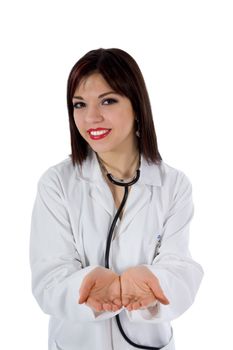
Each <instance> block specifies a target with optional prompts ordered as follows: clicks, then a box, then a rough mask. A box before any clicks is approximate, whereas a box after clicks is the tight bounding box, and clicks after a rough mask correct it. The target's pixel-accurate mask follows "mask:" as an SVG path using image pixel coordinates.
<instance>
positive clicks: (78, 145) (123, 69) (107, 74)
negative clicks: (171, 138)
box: [67, 48, 162, 165]
mask: <svg viewBox="0 0 233 350" xmlns="http://www.w3.org/2000/svg"><path fill="white" fill-rule="evenodd" d="M93 73H100V74H101V75H102V76H103V78H104V79H105V80H106V82H107V83H108V85H109V86H110V87H111V88H112V89H113V90H114V91H116V93H119V94H121V95H123V96H125V97H127V98H129V100H130V101H131V104H132V107H133V110H134V113H135V116H136V118H137V120H138V122H137V124H138V125H137V129H139V131H140V137H139V139H138V146H139V149H140V152H141V154H142V155H143V156H144V157H145V159H146V160H147V161H148V162H149V163H150V162H152V163H156V164H158V163H160V161H161V160H162V158H161V156H160V153H159V151H158V145H157V138H156V133H155V127H154V122H153V117H152V110H151V105H150V100H149V96H148V92H147V89H146V85H145V81H144V78H143V76H142V73H141V71H140V68H139V67H138V64H137V63H136V61H135V60H134V59H133V57H131V56H130V55H129V54H128V53H127V52H125V51H123V50H121V49H117V48H112V49H102V48H100V49H97V50H92V51H89V52H87V53H86V54H85V55H84V56H83V57H81V58H80V59H79V60H78V62H77V63H76V64H75V65H74V66H73V68H72V70H71V72H70V74H69V77H68V82H67V106H68V113H69V125H70V137H71V150H72V153H71V155H70V157H71V158H72V162H73V165H75V164H80V165H82V162H83V161H84V160H85V159H86V157H87V155H88V148H89V145H88V143H87V142H86V140H84V138H83V137H82V136H81V135H80V133H79V131H78V129H77V127H76V124H75V121H74V115H73V113H74V111H73V103H72V98H73V96H74V92H75V90H76V88H77V87H78V86H79V84H80V82H81V81H82V79H83V78H86V77H88V76H90V75H91V74H93Z"/></svg>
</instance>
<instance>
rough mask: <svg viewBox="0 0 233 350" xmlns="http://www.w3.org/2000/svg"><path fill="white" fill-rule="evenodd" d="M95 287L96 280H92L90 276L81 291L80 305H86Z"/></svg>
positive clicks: (85, 279)
mask: <svg viewBox="0 0 233 350" xmlns="http://www.w3.org/2000/svg"><path fill="white" fill-rule="evenodd" d="M94 285H95V280H94V279H91V278H89V277H88V276H87V277H86V278H84V280H83V282H82V284H81V287H80V289H79V301H78V303H79V304H83V303H85V301H87V299H88V296H89V294H90V291H91V289H92V288H93V286H94Z"/></svg>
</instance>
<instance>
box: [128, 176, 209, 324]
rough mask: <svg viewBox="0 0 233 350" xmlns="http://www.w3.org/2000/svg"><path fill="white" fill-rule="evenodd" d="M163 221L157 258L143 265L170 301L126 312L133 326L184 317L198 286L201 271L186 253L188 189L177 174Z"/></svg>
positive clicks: (191, 210)
mask: <svg viewBox="0 0 233 350" xmlns="http://www.w3.org/2000/svg"><path fill="white" fill-rule="evenodd" d="M175 187H176V189H175V191H174V192H173V196H172V200H171V205H170V207H169V210H168V214H167V215H166V217H165V220H164V224H163V232H162V241H161V247H160V249H159V254H158V255H157V256H156V257H155V258H154V260H153V263H152V265H145V266H146V267H147V268H148V269H149V270H150V271H151V272H152V273H153V274H154V275H155V276H156V277H157V278H158V280H159V283H160V286H161V288H162V290H163V292H164V294H165V295H166V297H167V298H168V300H169V301H170V304H169V305H163V304H161V303H159V302H157V304H156V305H155V306H152V307H149V308H147V309H144V310H136V311H131V312H127V314H128V317H129V319H130V320H132V321H135V322H137V321H138V322H142V321H146V322H155V323H157V322H166V321H171V320H173V319H175V318H177V317H178V316H180V315H181V314H182V313H184V312H185V311H186V310H187V309H188V308H189V307H190V306H191V304H192V303H193V301H194V299H195V296H196V293H197V291H198V288H199V286H200V283H201V280H202V277H203V270H202V267H201V266H200V265H199V264H198V263H197V262H195V261H194V260H193V259H192V258H191V255H190V252H189V248H188V245H189V227H190V221H191V219H192V217H193V213H194V205H193V201H192V185H191V183H190V181H189V179H188V178H187V176H186V175H185V174H183V173H182V172H181V176H180V177H179V181H178V185H177V186H175Z"/></svg>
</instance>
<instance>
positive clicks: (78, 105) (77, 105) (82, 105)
mask: <svg viewBox="0 0 233 350" xmlns="http://www.w3.org/2000/svg"><path fill="white" fill-rule="evenodd" d="M73 107H74V109H80V108H83V107H85V103H84V102H76V103H74V104H73Z"/></svg>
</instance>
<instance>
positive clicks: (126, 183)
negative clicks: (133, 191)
mask: <svg viewBox="0 0 233 350" xmlns="http://www.w3.org/2000/svg"><path fill="white" fill-rule="evenodd" d="M97 159H98V161H99V164H100V166H101V167H102V168H103V170H104V172H105V173H106V175H107V177H108V179H109V180H110V181H111V182H112V183H113V184H114V185H117V186H122V187H124V188H125V193H124V197H123V199H122V201H121V204H120V206H119V208H118V210H117V213H116V215H115V217H114V219H113V221H112V224H111V227H110V230H109V233H108V237H107V243H106V251H105V267H106V268H107V269H109V253H110V248H111V242H112V236H113V232H114V229H115V226H116V223H117V220H118V218H119V216H120V214H121V212H122V210H123V208H124V205H125V203H126V201H127V198H128V194H129V186H132V185H134V184H135V183H136V182H137V181H138V180H139V178H140V166H141V155H140V154H139V168H138V169H137V171H136V175H135V176H134V177H133V178H132V179H128V181H125V180H123V179H117V178H116V177H114V176H113V175H111V174H110V173H109V172H108V171H107V169H106V168H105V166H104V165H103V163H102V162H101V160H100V159H99V157H98V156H97ZM116 321H117V325H118V328H119V330H120V332H121V335H122V336H123V338H124V339H125V340H126V341H127V342H128V343H129V344H130V345H132V346H134V347H135V348H138V349H150V350H161V349H163V347H162V348H155V347H153V346H146V345H139V344H136V343H134V342H133V341H132V340H130V339H129V338H128V337H127V335H126V334H125V332H124V330H123V328H122V325H121V321H120V316H119V315H116Z"/></svg>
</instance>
